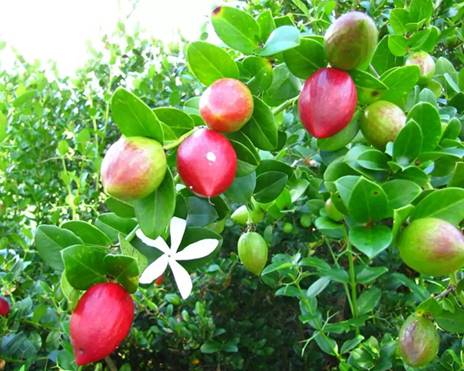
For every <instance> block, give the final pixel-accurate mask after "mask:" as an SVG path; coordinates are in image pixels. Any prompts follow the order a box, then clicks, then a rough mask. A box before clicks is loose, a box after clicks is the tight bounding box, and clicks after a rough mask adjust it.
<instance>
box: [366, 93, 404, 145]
mask: <svg viewBox="0 0 464 371" xmlns="http://www.w3.org/2000/svg"><path fill="white" fill-rule="evenodd" d="M405 123H406V115H405V114H404V112H403V111H402V110H401V108H400V107H398V106H397V105H395V104H393V103H391V102H387V101H384V100H379V101H377V102H374V103H372V104H371V105H370V106H368V107H367V108H366V109H365V110H364V114H363V115H362V117H361V131H362V133H363V135H364V137H365V138H366V139H367V141H368V142H369V143H371V144H372V145H374V146H375V147H377V148H380V149H384V148H385V146H386V145H387V143H388V142H391V141H394V140H395V139H396V137H397V136H398V134H399V132H400V131H401V129H403V127H404V126H405Z"/></svg>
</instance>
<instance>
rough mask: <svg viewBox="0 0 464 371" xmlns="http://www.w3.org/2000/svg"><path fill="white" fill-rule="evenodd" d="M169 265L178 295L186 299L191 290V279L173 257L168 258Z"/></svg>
mask: <svg viewBox="0 0 464 371" xmlns="http://www.w3.org/2000/svg"><path fill="white" fill-rule="evenodd" d="M169 266H170V267H171V270H172V274H173V275H174V279H175V280H176V284H177V287H178V288H179V291H180V295H181V296H182V298H183V299H187V298H188V296H189V295H190V293H191V292H192V279H191V278H190V275H189V273H188V272H187V271H186V270H185V268H184V267H183V266H182V265H180V264H179V263H178V262H176V261H175V260H174V259H170V260H169Z"/></svg>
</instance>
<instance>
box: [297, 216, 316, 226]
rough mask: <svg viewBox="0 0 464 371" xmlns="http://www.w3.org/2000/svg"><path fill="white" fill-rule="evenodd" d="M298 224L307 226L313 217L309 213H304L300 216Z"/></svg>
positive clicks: (311, 222) (310, 223)
mask: <svg viewBox="0 0 464 371" xmlns="http://www.w3.org/2000/svg"><path fill="white" fill-rule="evenodd" d="M300 224H301V226H302V227H303V228H309V227H311V225H312V224H313V218H312V216H311V214H304V215H302V216H301V218H300Z"/></svg>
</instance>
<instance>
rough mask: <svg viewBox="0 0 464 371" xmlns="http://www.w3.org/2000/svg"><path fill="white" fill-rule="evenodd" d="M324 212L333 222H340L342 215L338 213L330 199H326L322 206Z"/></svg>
mask: <svg viewBox="0 0 464 371" xmlns="http://www.w3.org/2000/svg"><path fill="white" fill-rule="evenodd" d="M324 210H325V212H326V214H327V216H328V217H329V218H330V219H332V220H333V221H335V222H341V221H342V220H343V218H344V215H343V214H342V213H341V212H340V211H338V209H337V208H336V207H335V205H334V203H333V201H332V199H331V198H328V199H327V201H326V202H325V205H324Z"/></svg>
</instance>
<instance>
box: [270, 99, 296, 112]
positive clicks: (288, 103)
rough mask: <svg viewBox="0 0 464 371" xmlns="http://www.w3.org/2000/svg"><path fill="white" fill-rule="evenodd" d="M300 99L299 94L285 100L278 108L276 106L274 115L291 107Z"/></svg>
mask: <svg viewBox="0 0 464 371" xmlns="http://www.w3.org/2000/svg"><path fill="white" fill-rule="evenodd" d="M297 100H298V96H296V97H294V98H291V99H289V100H287V101H285V102H283V103H282V104H281V105H280V106H277V107H276V108H274V109H273V110H272V113H273V114H274V115H277V114H278V113H280V112H282V111H283V110H285V109H286V108H288V107H290V106H291V105H293V103H295V102H296V101H297Z"/></svg>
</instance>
